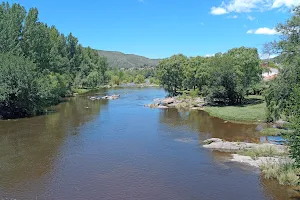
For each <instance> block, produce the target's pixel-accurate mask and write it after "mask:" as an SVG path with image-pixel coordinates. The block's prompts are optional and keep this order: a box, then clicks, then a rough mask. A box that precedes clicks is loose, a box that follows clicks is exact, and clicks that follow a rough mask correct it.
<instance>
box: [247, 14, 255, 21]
mask: <svg viewBox="0 0 300 200" xmlns="http://www.w3.org/2000/svg"><path fill="white" fill-rule="evenodd" d="M247 19H249V20H250V21H253V20H255V17H252V16H250V15H249V16H248V17H247Z"/></svg>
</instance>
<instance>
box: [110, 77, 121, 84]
mask: <svg viewBox="0 0 300 200" xmlns="http://www.w3.org/2000/svg"><path fill="white" fill-rule="evenodd" d="M120 83H121V82H120V78H119V76H112V77H111V85H120Z"/></svg>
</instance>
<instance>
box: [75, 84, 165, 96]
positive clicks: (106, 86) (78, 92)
mask: <svg viewBox="0 0 300 200" xmlns="http://www.w3.org/2000/svg"><path fill="white" fill-rule="evenodd" d="M118 87H137V88H145V87H160V86H159V85H156V84H146V83H145V84H135V83H128V84H120V85H103V86H99V87H97V88H74V89H72V93H73V95H77V94H85V93H88V92H91V91H94V90H99V89H109V88H118Z"/></svg>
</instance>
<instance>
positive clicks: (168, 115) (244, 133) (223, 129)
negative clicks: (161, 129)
mask: <svg viewBox="0 0 300 200" xmlns="http://www.w3.org/2000/svg"><path fill="white" fill-rule="evenodd" d="M160 121H161V122H162V123H166V124H169V125H170V126H173V127H179V126H186V128H188V129H191V130H193V131H196V132H197V133H199V139H200V140H201V141H202V140H205V139H208V138H212V137H217V138H222V139H225V140H228V141H249V142H260V138H259V137H258V136H257V131H256V130H255V128H256V125H251V124H234V123H231V122H224V121H223V120H221V119H219V118H215V117H210V116H209V115H208V114H207V113H206V112H204V111H191V112H180V111H178V110H177V109H168V110H164V112H161V115H160Z"/></svg>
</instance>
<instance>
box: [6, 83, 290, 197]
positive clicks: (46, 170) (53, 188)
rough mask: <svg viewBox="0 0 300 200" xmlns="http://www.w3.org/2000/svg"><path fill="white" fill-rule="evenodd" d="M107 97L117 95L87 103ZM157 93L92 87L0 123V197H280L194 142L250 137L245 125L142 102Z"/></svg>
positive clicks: (284, 192)
mask: <svg viewBox="0 0 300 200" xmlns="http://www.w3.org/2000/svg"><path fill="white" fill-rule="evenodd" d="M114 93H117V94H121V98H120V99H118V100H115V101H108V100H96V101H91V100H89V99H88V96H89V95H100V96H101V95H106V94H114ZM165 95H166V94H165V93H164V91H163V90H161V89H156V88H150V89H133V88H131V89H124V88H123V89H113V90H102V91H97V92H93V93H89V94H86V95H82V96H78V97H75V98H72V99H70V100H69V101H68V102H65V103H62V104H60V105H58V106H57V107H56V108H55V109H56V110H57V112H55V113H53V114H49V115H46V116H38V117H33V118H29V119H19V120H11V121H0V199H1V198H3V199H17V200H19V199H22V200H23V199H47V200H48V199H49V200H50V199H62V200H68V199H70V200H71V199H72V200H76V199H105V200H106V199H112V200H114V199H116V200H117V199H125V200H127V199H128V200H134V199H144V200H148V199H149V200H154V199H157V200H160V199H161V200H166V199H172V200H173V199H174V200H177V199H178V200H183V199H189V200H190V199H201V200H206V199H207V200H219V199H220V200H227V199H228V200H229V199H245V200H247V199H249V200H253V199H256V200H260V199H263V200H269V199H275V200H284V199H288V196H289V191H288V189H287V188H285V187H282V186H279V185H278V184H277V183H276V182H275V181H267V180H264V179H263V178H262V177H261V176H260V174H259V172H258V171H257V170H254V169H253V168H251V167H248V166H243V165H240V164H237V163H231V162H229V161H228V159H227V158H228V157H229V155H228V154H224V153H218V152H213V151H210V150H207V149H204V148H202V145H201V142H202V141H203V140H204V139H206V138H210V137H220V138H224V139H226V140H232V141H257V142H259V140H260V138H259V137H258V136H257V132H256V131H255V128H256V126H255V125H243V124H233V123H225V122H224V121H223V120H220V119H217V118H213V117H209V116H208V115H207V114H206V113H204V112H200V111H193V112H179V111H177V110H175V109H166V110H159V109H150V108H146V107H144V104H148V103H150V102H151V101H152V99H155V98H160V97H164V96H165Z"/></svg>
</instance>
